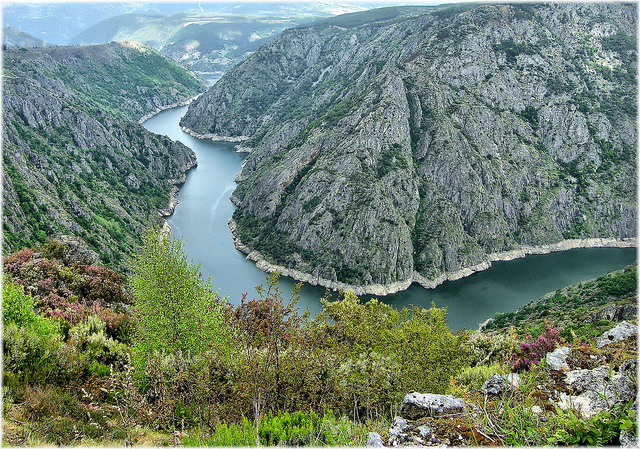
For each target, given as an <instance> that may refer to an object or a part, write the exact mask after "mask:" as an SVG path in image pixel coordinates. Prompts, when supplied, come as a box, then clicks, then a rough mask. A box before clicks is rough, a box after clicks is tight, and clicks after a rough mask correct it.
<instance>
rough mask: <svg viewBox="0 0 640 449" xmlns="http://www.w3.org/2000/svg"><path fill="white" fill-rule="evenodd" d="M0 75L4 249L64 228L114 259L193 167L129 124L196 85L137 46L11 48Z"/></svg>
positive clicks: (186, 152) (167, 144)
mask: <svg viewBox="0 0 640 449" xmlns="http://www.w3.org/2000/svg"><path fill="white" fill-rule="evenodd" d="M3 72H4V85H3V98H2V101H3V128H4V129H3V131H4V132H3V141H2V144H3V169H4V170H3V175H2V183H3V216H2V224H3V249H4V251H5V252H10V251H13V250H16V249H18V248H20V247H22V246H27V245H32V244H36V243H38V242H39V243H42V242H44V241H45V240H46V238H47V237H50V236H55V235H60V234H72V235H76V236H79V237H82V238H83V239H84V240H85V241H86V242H87V243H88V244H89V245H90V247H91V248H92V249H94V250H96V251H97V252H98V253H99V254H100V255H101V257H102V258H103V261H104V262H107V263H112V264H117V263H118V261H119V260H120V259H121V258H122V257H123V256H124V255H126V254H128V253H130V251H131V250H132V248H133V247H134V246H135V245H136V244H137V242H138V235H139V233H140V231H141V230H142V229H143V228H144V227H148V226H151V225H157V224H160V214H159V213H158V209H162V208H165V207H166V206H167V204H168V203H169V200H170V198H169V194H170V191H171V189H172V188H174V187H175V185H177V184H180V183H182V182H184V180H185V177H186V171H187V170H188V169H189V168H191V167H193V166H194V165H195V164H196V160H195V154H194V153H193V152H192V151H191V150H190V149H188V148H187V147H185V146H184V145H182V144H181V143H177V142H173V141H171V140H170V139H168V138H167V137H164V136H158V135H155V134H152V133H150V132H148V131H146V130H145V129H144V128H143V127H142V126H141V125H139V124H137V123H135V122H133V121H132V120H137V119H138V118H139V117H140V116H142V115H144V114H146V113H149V112H151V111H154V110H157V109H159V108H162V107H164V106H167V105H170V104H173V103H175V102H176V101H184V100H187V99H188V98H190V97H191V96H193V95H195V94H197V93H198V92H199V91H200V90H201V89H202V84H201V83H200V82H199V81H197V80H196V79H195V77H193V76H192V75H191V74H189V73H188V72H187V71H185V70H184V69H182V68H179V67H178V66H176V65H175V64H174V63H172V62H170V61H168V60H167V59H165V58H164V57H162V56H160V55H159V54H157V53H156V52H155V51H152V50H150V49H148V48H145V47H141V46H138V45H121V44H109V45H101V46H93V47H47V48H39V49H26V48H18V49H10V50H8V51H6V52H5V54H4V67H3Z"/></svg>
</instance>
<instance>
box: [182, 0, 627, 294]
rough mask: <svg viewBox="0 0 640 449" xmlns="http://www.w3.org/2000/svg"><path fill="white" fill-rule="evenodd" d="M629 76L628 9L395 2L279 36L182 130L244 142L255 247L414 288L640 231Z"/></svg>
mask: <svg viewBox="0 0 640 449" xmlns="http://www.w3.org/2000/svg"><path fill="white" fill-rule="evenodd" d="M636 67H637V48H636V7H635V6H634V5H617V4H550V5H533V4H531V5H527V4H520V5H490V6H479V7H474V6H473V5H465V6H463V7H448V8H441V9H439V10H436V11H433V12H430V13H425V10H421V9H420V8H387V9H383V10H377V11H372V12H369V13H367V15H357V14H356V15H348V16H343V17H337V18H335V19H330V20H328V21H325V22H322V23H319V24H316V25H313V26H310V27H306V28H298V29H293V30H289V31H287V32H285V33H283V34H282V35H281V36H280V37H279V38H278V39H275V40H274V41H273V42H272V43H270V44H267V45H265V46H264V47H262V48H261V49H260V50H259V51H258V52H256V53H255V54H254V55H253V56H252V57H251V58H249V59H248V60H247V61H246V62H244V63H243V64H241V65H239V66H238V67H237V68H236V69H234V70H232V71H231V72H229V73H228V74H226V75H225V76H224V77H223V78H222V79H221V80H220V81H219V82H218V83H217V84H216V85H215V86H214V87H213V88H212V89H210V90H209V91H208V92H207V93H206V94H205V95H203V96H202V97H201V98H200V99H199V101H197V102H195V103H194V104H192V105H191V107H190V108H189V112H188V113H187V115H186V116H185V117H184V119H183V122H182V124H183V126H184V127H185V128H187V129H190V130H192V131H193V132H194V133H198V134H201V135H207V134H208V133H209V134H212V135H215V136H222V137H227V138H239V137H241V138H242V137H244V138H245V139H246V140H245V142H244V143H243V146H244V147H246V148H250V149H251V154H250V155H249V157H248V159H247V161H246V164H245V166H244V169H243V171H242V173H241V174H240V176H239V178H238V180H239V181H240V184H239V186H238V188H237V189H236V191H235V192H234V195H233V197H232V199H233V201H234V202H235V203H236V204H237V205H238V210H237V211H236V213H235V214H234V219H235V221H236V225H237V229H236V234H237V236H238V237H239V238H240V240H241V241H242V243H244V244H245V245H246V246H247V247H248V248H250V249H253V250H257V251H259V252H260V253H261V256H262V257H264V258H265V259H267V260H268V261H270V262H272V263H275V264H279V265H283V266H285V267H288V268H292V269H296V270H299V271H301V272H304V273H307V274H308V275H309V277H310V278H315V279H318V280H320V279H325V280H328V281H342V282H346V283H349V284H356V285H360V286H367V285H374V284H381V285H389V284H392V283H394V282H403V281H405V284H406V281H410V280H411V279H415V278H416V277H423V278H426V279H435V278H438V277H440V276H442V275H443V274H445V273H450V272H454V271H457V270H460V269H463V268H465V267H470V266H474V265H478V264H481V263H483V262H485V261H486V260H489V259H490V256H489V254H491V253H496V252H503V251H509V250H514V249H518V248H520V247H523V246H535V245H545V244H551V243H556V242H559V241H561V240H563V239H574V238H601V237H604V238H607V237H608V238H611V237H613V238H626V237H635V236H636V232H637V230H636V218H637V211H636V207H637V204H636V199H635V193H636V177H637V174H636V152H635V148H636V145H637V134H636V127H637V122H636V106H635V105H636ZM416 274H417V275H420V276H416ZM307 280H309V279H307ZM407 285H408V284H407Z"/></svg>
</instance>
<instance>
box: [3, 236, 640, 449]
mask: <svg viewBox="0 0 640 449" xmlns="http://www.w3.org/2000/svg"><path fill="white" fill-rule="evenodd" d="M131 268H132V274H131V276H130V277H129V279H128V282H127V283H124V277H123V276H122V275H119V274H117V273H114V272H112V271H110V270H107V269H102V268H98V267H95V266H92V265H90V264H89V263H88V262H87V261H86V260H85V259H83V258H78V257H75V256H74V255H73V253H72V252H70V249H69V247H68V246H65V245H64V244H61V243H57V242H53V241H51V242H49V243H47V244H46V245H44V246H43V247H41V248H38V249H36V250H29V249H23V250H21V251H19V252H17V253H15V254H13V255H11V256H10V257H8V258H7V259H6V261H5V263H4V266H3V269H4V272H5V277H4V281H3V324H4V328H5V332H4V335H3V392H2V393H3V407H4V414H3V431H4V432H3V438H4V440H3V442H4V443H6V444H9V445H21V444H28V445H37V444H62V445H82V446H87V445H96V444H108V445H121V444H136V445H139V444H154V445H155V444H171V445H178V444H184V445H224V446H234V445H250V446H255V445H257V444H258V442H259V443H260V444H261V445H277V444H281V445H282V444H284V445H313V446H319V445H361V444H363V442H364V439H365V436H366V434H367V432H368V431H372V430H376V431H379V432H381V433H382V434H383V437H384V438H387V437H388V436H390V435H387V434H386V431H384V430H383V429H384V427H385V426H388V420H389V419H390V418H391V417H392V416H393V415H394V414H395V413H396V410H397V406H398V404H399V401H400V399H401V398H402V397H403V396H404V394H405V393H407V392H409V391H420V392H432V393H445V392H446V393H452V394H456V395H458V396H463V397H465V398H466V400H467V401H468V402H469V403H473V404H476V405H477V407H478V410H484V414H480V415H478V414H477V413H469V414H466V415H464V416H459V417H456V418H454V419H453V420H452V419H450V418H440V419H439V418H430V419H429V420H428V422H425V424H428V425H429V426H431V427H432V429H435V432H436V433H437V435H438V438H441V441H445V439H447V441H450V442H451V443H452V444H453V442H455V444H459V443H465V444H470V445H477V444H491V443H492V442H493V443H497V442H500V443H502V444H507V445H534V446H540V445H547V444H560V443H565V444H566V443H571V442H583V443H585V442H589V443H591V444H607V443H616V442H618V438H619V435H620V432H621V431H623V430H625V429H629V428H632V427H633V426H632V424H628V423H633V422H634V421H635V417H634V416H633V412H632V411H631V410H630V409H629V408H628V407H626V406H625V407H623V406H618V407H616V408H615V409H613V410H607V411H605V412H603V413H600V414H596V415H594V416H593V417H591V418H589V419H584V418H581V417H580V416H579V415H576V414H572V413H571V412H561V411H559V410H558V411H556V409H555V408H554V406H553V403H552V402H550V396H549V395H547V392H549V394H551V393H552V390H548V389H549V388H551V389H553V388H554V387H553V386H552V385H553V382H554V379H555V378H554V377H553V373H552V372H551V371H550V370H549V369H548V368H547V367H546V366H545V363H544V360H543V358H544V354H545V353H546V351H549V350H552V349H553V347H554V345H555V344H556V343H559V342H562V340H563V339H562V337H561V336H560V335H559V333H558V330H557V329H554V328H552V327H548V328H547V329H546V330H545V331H544V333H543V334H542V335H541V337H542V338H543V339H542V340H541V338H538V339H537V340H535V341H533V342H529V341H528V340H527V337H518V335H517V334H516V333H515V332H510V333H509V334H505V335H500V334H494V335H490V334H472V333H468V332H466V331H465V332H462V333H452V332H451V331H450V330H449V329H448V327H447V325H446V312H445V311H444V310H440V309H436V308H431V309H428V310H426V309H420V308H412V309H409V310H407V309H405V310H402V311H397V310H393V309H392V308H391V307H390V306H387V305H384V304H382V303H380V302H378V301H375V300H372V301H369V302H368V303H366V304H362V303H361V302H360V301H359V300H358V298H357V297H355V295H353V294H352V293H351V292H347V293H345V294H344V295H340V297H339V298H338V299H337V300H331V299H330V298H329V297H328V296H327V297H326V298H324V299H323V300H322V303H323V308H322V311H321V313H320V314H319V315H318V316H316V317H315V318H313V319H311V317H309V316H308V314H300V313H299V311H298V310H297V308H296V295H297V293H296V291H294V292H293V293H292V296H291V298H290V299H289V300H287V299H285V298H284V296H283V294H282V292H280V290H279V289H278V286H277V280H278V275H277V274H274V275H270V276H269V277H268V279H267V284H266V286H260V287H258V288H257V289H256V291H257V293H258V297H257V298H256V299H251V300H248V299H247V297H245V298H243V299H242V301H241V303H240V305H238V306H233V305H231V304H229V303H228V302H226V300H224V299H222V298H219V297H218V296H217V294H216V293H215V292H213V291H212V289H211V284H210V282H209V281H206V280H205V281H203V280H202V279H200V276H199V268H198V267H197V266H195V267H194V266H192V265H191V264H189V263H188V262H187V261H186V258H185V255H184V252H183V251H182V244H181V242H179V241H175V240H172V239H171V238H170V237H168V236H167V235H163V234H160V233H158V232H157V231H154V232H151V233H148V234H146V237H145V239H144V244H143V246H142V247H141V248H140V250H139V252H138V253H137V256H136V259H135V262H134V263H133V265H132V267H131ZM611 279H612V281H611V283H612V285H613V284H617V283H618V281H620V282H622V281H621V279H620V278H617V277H613V278H611ZM622 283H623V284H624V282H622ZM621 288H622V289H623V290H626V287H624V286H621ZM616 291H617V290H616ZM160 296H162V298H161V297H160ZM165 299H166V300H165ZM54 307H55V308H54ZM125 317H126V318H125ZM194 320H196V321H197V322H199V323H205V322H206V323H209V324H208V325H206V326H205V328H204V329H203V328H201V327H199V326H196V325H194V322H195V321H194ZM525 323H526V322H523V323H521V324H525ZM203 331H204V333H203ZM543 341H544V342H545V343H544V345H545V346H544V348H546V349H543V348H542V346H540V345H541V344H542V343H541V342H543ZM549 342H550V343H551V345H549V344H548V343H549ZM634 344H635V340H634V341H633V342H631V343H628V344H627V343H624V344H617V345H615V347H611V348H606V349H602V350H596V349H594V348H592V347H591V345H592V340H590V339H589V338H582V339H581V340H580V343H578V342H577V341H576V344H575V345H574V349H576V350H577V351H578V353H580V351H585V350H586V351H587V352H586V353H585V354H586V355H585V357H586V358H587V360H588V359H589V354H593V353H598V354H600V355H601V356H604V357H608V360H610V361H611V364H612V365H611V366H619V365H620V364H621V363H623V361H624V359H625V358H628V357H635V356H634V354H637V349H636V347H635V346H634ZM527 345H529V346H527ZM536 345H538V346H540V347H539V348H538V349H536V351H534V353H535V356H531V355H530V353H529V352H527V353H523V352H522V351H523V348H528V347H536ZM589 351H590V352H589ZM594 351H595V352H594ZM525 356H527V357H528V358H527V360H528V364H527V365H523V364H522V363H520V364H514V361H517V360H519V359H520V358H522V357H525ZM578 356H579V355H578ZM578 356H576V357H578ZM512 368H513V369H518V370H519V371H520V375H521V376H522V378H523V381H522V383H521V388H520V389H519V390H518V391H517V392H514V393H510V394H509V395H506V396H504V397H496V398H492V399H491V400H490V401H488V402H486V401H485V402H484V404H483V402H482V398H483V397H482V396H481V395H480V393H479V392H478V391H477V389H478V388H480V386H481V385H482V383H483V382H484V381H485V380H486V379H487V378H488V377H489V375H491V374H493V373H496V372H501V373H506V372H509V371H510V370H511V369H512ZM425 373H428V375H425ZM532 406H537V407H539V408H540V409H541V410H542V411H541V412H540V413H538V414H535V413H532V412H531V407H532ZM584 429H589V430H588V431H589V432H591V433H586V432H587V430H584ZM588 438H591V440H589V439H588Z"/></svg>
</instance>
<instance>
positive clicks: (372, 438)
mask: <svg viewBox="0 0 640 449" xmlns="http://www.w3.org/2000/svg"><path fill="white" fill-rule="evenodd" d="M364 446H365V447H384V442H383V441H382V437H381V436H380V434H379V433H378V432H369V433H368V434H367V441H366V443H365V445H364Z"/></svg>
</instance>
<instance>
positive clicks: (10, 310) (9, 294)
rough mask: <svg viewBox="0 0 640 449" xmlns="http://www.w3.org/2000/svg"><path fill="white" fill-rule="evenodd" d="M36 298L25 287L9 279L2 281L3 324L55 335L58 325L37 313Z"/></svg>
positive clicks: (40, 333)
mask: <svg viewBox="0 0 640 449" xmlns="http://www.w3.org/2000/svg"><path fill="white" fill-rule="evenodd" d="M33 307H34V300H33V298H32V297H31V296H30V295H27V294H26V293H25V292H24V287H23V286H21V285H16V284H14V283H13V282H12V281H10V280H7V281H4V282H3V283H2V324H3V325H4V326H5V327H6V326H8V325H10V324H15V325H17V326H22V327H28V328H30V329H33V330H34V331H35V332H36V333H37V334H38V335H40V336H42V337H44V336H47V335H53V334H55V333H56V331H57V326H56V325H55V323H53V322H51V321H50V320H48V319H46V318H44V317H42V316H40V315H37V314H36V313H35V311H34V309H33Z"/></svg>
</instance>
